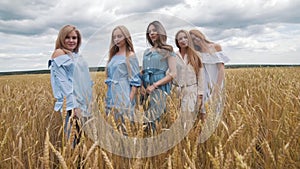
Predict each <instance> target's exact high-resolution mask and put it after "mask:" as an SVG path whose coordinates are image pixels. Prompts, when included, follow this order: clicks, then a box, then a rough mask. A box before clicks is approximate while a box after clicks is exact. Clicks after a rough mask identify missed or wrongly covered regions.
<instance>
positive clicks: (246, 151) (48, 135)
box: [0, 67, 300, 169]
mask: <svg viewBox="0 0 300 169" xmlns="http://www.w3.org/2000/svg"><path fill="white" fill-rule="evenodd" d="M92 77H93V80H94V82H95V85H94V91H95V93H96V97H95V99H96V100H95V102H97V104H98V105H99V109H100V111H103V107H104V103H103V98H104V96H105V85H104V75H103V73H101V72H100V73H99V72H98V73H93V74H92ZM299 79H300V67H277V68H276V67H275V68H238V69H226V93H225V96H226V103H225V106H224V112H223V116H222V118H221V121H220V123H219V124H218V126H217V128H216V130H215V132H214V133H213V134H212V135H211V137H209V139H207V140H206V141H205V142H204V143H198V142H197V139H196V138H197V136H199V132H200V131H201V123H200V122H199V123H196V124H195V126H194V127H193V129H192V130H191V131H190V132H189V134H188V135H187V136H186V137H185V138H184V139H183V140H181V142H180V143H178V144H177V145H176V146H175V147H173V148H171V149H169V150H168V151H166V152H164V153H161V154H159V155H156V156H153V157H145V158H126V157H122V156H118V155H115V154H113V153H110V152H108V151H106V150H105V149H103V148H101V147H99V146H98V144H97V143H96V142H94V141H93V140H91V139H90V138H89V137H87V136H86V135H83V136H82V137H81V140H80V143H79V144H78V145H77V146H76V147H75V148H72V146H71V144H70V142H69V141H68V140H66V138H65V136H64V132H63V127H62V126H63V116H61V115H60V114H59V113H57V112H54V111H53V105H54V102H55V100H54V98H53V95H52V90H51V86H50V76H49V74H40V75H10V76H0V90H1V93H0V96H1V97H0V108H1V113H0V123H1V126H0V136H1V137H0V152H1V153H0V168H26V169H27V168H100V169H106V168H110V169H112V168H114V169H135V168H137V169H140V168H145V169H152V168H154V169H156V168H159V169H161V168H168V169H171V168H174V169H178V168H180V169H181V168H191V169H196V168H216V169H220V168H222V169H226V168H228V169H232V168H255V169H256V168H262V169H265V168H267V169H268V168H270V169H277V168H278V169H281V168H289V169H293V168H294V169H297V168H300V83H299ZM172 106H173V107H172ZM172 106H170V111H169V112H168V113H167V114H165V115H164V116H165V117H163V120H162V121H165V123H164V124H158V126H157V128H158V129H160V128H163V127H170V125H171V124H172V122H173V121H174V119H176V118H177V116H178V114H177V113H176V111H177V109H176V105H172ZM108 120H109V121H110V122H111V124H112V126H114V127H115V126H116V125H117V122H114V121H113V119H108ZM125 125H126V127H127V128H130V130H128V135H129V136H139V137H145V136H147V133H143V130H141V126H138V125H137V126H130V124H128V123H127V122H125ZM98 137H105V136H101V134H100V135H99V136H98Z"/></svg>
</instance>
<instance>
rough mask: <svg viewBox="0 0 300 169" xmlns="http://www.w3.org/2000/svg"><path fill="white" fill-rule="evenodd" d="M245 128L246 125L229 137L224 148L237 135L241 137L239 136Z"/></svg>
mask: <svg viewBox="0 0 300 169" xmlns="http://www.w3.org/2000/svg"><path fill="white" fill-rule="evenodd" d="M244 126H245V125H244V124H242V125H241V126H240V127H239V128H238V129H236V130H235V131H234V132H233V133H232V134H231V135H230V136H229V137H228V139H227V140H226V142H225V144H224V147H225V146H226V145H227V144H228V143H230V142H231V141H232V140H233V139H234V138H235V137H236V136H237V135H239V134H240V133H241V132H242V130H243V128H244Z"/></svg>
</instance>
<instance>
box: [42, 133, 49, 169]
mask: <svg viewBox="0 0 300 169" xmlns="http://www.w3.org/2000/svg"><path fill="white" fill-rule="evenodd" d="M49 142H50V141H49V132H48V131H47V132H46V138H45V142H44V157H43V162H44V167H45V169H50V163H49V161H50V160H49V159H50V157H49V154H50V152H49Z"/></svg>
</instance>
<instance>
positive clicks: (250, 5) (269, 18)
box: [0, 0, 300, 71]
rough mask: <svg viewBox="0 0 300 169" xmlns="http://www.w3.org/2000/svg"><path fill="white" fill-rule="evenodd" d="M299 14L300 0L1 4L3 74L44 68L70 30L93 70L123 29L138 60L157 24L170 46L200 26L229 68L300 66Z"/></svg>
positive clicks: (25, 0)
mask: <svg viewBox="0 0 300 169" xmlns="http://www.w3.org/2000/svg"><path fill="white" fill-rule="evenodd" d="M299 8H300V1H298V0H252V1H250V0H223V1H218V0H175V1H173V0H166V1H160V0H154V1H135V0H127V1H117V0H104V1H103V0H93V1H76V2H74V1H73V0H72V1H71V0H53V1H47V0H9V1H8V0H2V1H1V2H0V67H1V69H0V71H13V70H26V69H45V68H46V63H47V60H48V58H49V57H50V55H51V53H52V51H53V48H54V43H55V39H56V36H57V33H58V30H59V29H60V28H61V27H62V26H63V25H65V24H74V25H76V26H77V27H78V28H79V29H80V30H81V32H82V34H83V37H84V39H83V46H82V51H83V54H85V55H86V56H84V57H86V58H87V60H88V62H89V64H91V65H92V64H94V63H97V64H98V65H99V64H100V62H101V63H102V62H103V63H105V62H106V61H105V60H106V58H105V57H106V55H107V51H108V46H109V40H110V33H111V32H110V31H111V30H112V28H113V27H114V26H116V25H119V24H124V25H125V26H127V27H128V28H129V30H130V32H131V33H132V35H133V40H134V45H135V46H136V51H137V52H138V53H139V56H140V55H141V53H142V51H143V49H144V48H145V47H147V44H146V40H145V31H146V30H145V29H146V26H147V24H148V23H149V22H151V21H153V20H160V21H162V23H163V24H164V26H165V27H166V29H167V34H168V38H169V42H170V43H173V41H174V37H173V36H174V35H175V33H176V31H177V30H179V29H182V28H183V29H190V28H191V27H196V28H199V29H200V30H201V31H203V32H204V33H205V34H206V35H207V36H208V38H209V39H211V40H213V41H216V42H218V43H220V44H221V45H222V47H223V49H224V50H226V53H228V55H230V57H231V63H250V62H259V63H263V62H265V63H271V62H277V63H279V62H280V59H281V60H282V62H286V61H288V62H291V63H295V62H298V63H300V59H299V57H298V56H299V54H300V52H299V51H300V47H299V46H300V45H299V44H300V31H299V30H300V18H299V16H300V10H298V9H299ZM172 45H173V46H174V44H172ZM283 55H284V56H287V57H289V58H288V59H282V58H281V57H280V56H283ZM140 57H141V56H140ZM44 65H45V66H44Z"/></svg>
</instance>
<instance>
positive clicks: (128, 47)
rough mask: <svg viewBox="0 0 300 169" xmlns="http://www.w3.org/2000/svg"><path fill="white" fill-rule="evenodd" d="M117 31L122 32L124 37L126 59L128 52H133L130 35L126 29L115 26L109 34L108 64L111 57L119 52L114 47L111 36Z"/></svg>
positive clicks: (116, 47) (121, 26) (117, 48)
mask: <svg viewBox="0 0 300 169" xmlns="http://www.w3.org/2000/svg"><path fill="white" fill-rule="evenodd" d="M117 29H119V30H120V31H121V32H122V34H123V36H124V37H125V46H126V57H128V56H129V53H130V52H134V48H133V44H132V39H131V35H130V33H129V31H128V29H127V28H126V27H125V26H123V25H120V26H117V27H115V28H114V29H113V31H112V33H111V41H110V48H109V56H108V62H110V60H111V59H112V57H113V56H114V55H115V54H116V53H117V52H118V51H119V47H118V46H116V45H115V43H114V41H113V34H114V32H115V31H116V30H117Z"/></svg>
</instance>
